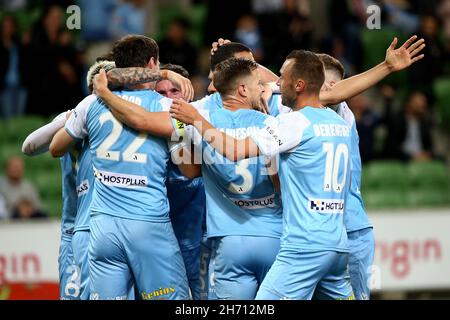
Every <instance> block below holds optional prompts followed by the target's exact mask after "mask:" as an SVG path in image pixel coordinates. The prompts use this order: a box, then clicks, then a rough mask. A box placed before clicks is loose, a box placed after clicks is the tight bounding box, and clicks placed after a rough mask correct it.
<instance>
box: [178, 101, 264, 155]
mask: <svg viewBox="0 0 450 320" xmlns="http://www.w3.org/2000/svg"><path fill="white" fill-rule="evenodd" d="M170 114H171V115H172V116H173V117H174V118H175V119H178V120H179V121H182V122H184V123H185V124H191V125H193V126H194V127H195V128H196V129H197V131H198V132H199V133H200V134H201V135H202V138H203V140H204V141H206V142H207V143H209V144H210V145H211V146H212V147H213V148H214V149H215V150H216V151H217V152H219V153H220V154H222V155H223V156H224V157H226V158H228V159H229V160H231V161H239V160H242V159H246V158H251V157H256V156H258V155H259V154H260V153H259V149H258V146H257V145H256V143H255V142H254V141H253V140H252V139H250V138H248V137H247V138H245V139H235V138H233V137H231V136H229V135H227V134H225V133H224V132H221V131H219V130H217V129H216V128H214V127H213V126H212V125H211V124H210V123H209V122H208V121H207V120H206V119H205V118H204V117H203V116H202V115H201V114H200V113H199V112H198V111H197V109H195V108H194V107H193V106H191V105H190V104H188V103H186V102H185V101H182V100H174V101H173V104H172V106H171V108H170Z"/></svg>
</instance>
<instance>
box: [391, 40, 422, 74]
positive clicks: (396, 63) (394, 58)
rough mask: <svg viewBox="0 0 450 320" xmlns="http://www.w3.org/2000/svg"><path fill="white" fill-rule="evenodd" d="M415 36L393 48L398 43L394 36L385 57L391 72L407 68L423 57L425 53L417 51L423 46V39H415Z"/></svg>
mask: <svg viewBox="0 0 450 320" xmlns="http://www.w3.org/2000/svg"><path fill="white" fill-rule="evenodd" d="M416 39H417V36H412V37H411V38H409V39H408V40H407V41H406V42H405V43H404V44H403V45H402V46H401V47H400V48H398V49H395V47H396V46H397V43H398V39H397V37H395V38H394V40H393V41H392V43H391V45H390V46H389V48H388V49H387V50H386V59H385V62H386V63H387V65H388V67H389V69H390V70H391V71H392V72H395V71H400V70H403V69H405V68H408V67H409V66H410V65H412V64H413V63H415V62H417V61H419V60H421V59H423V57H424V56H425V55H423V54H421V55H419V53H420V52H421V51H422V50H423V48H425V40H424V39H420V40H417V41H415V40H416Z"/></svg>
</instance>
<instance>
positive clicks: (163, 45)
mask: <svg viewBox="0 0 450 320" xmlns="http://www.w3.org/2000/svg"><path fill="white" fill-rule="evenodd" d="M188 28H189V22H188V21H187V20H186V19H185V18H182V17H179V18H176V19H174V20H173V21H172V22H171V23H170V25H169V27H168V29H167V33H166V35H165V37H164V38H163V39H161V40H160V41H158V45H159V55H160V56H159V60H160V61H161V62H163V63H168V62H170V63H173V64H178V65H180V66H183V67H185V68H186V70H187V71H188V72H189V73H190V74H194V73H195V72H196V70H197V50H196V49H195V47H194V46H193V45H192V44H191V43H190V42H189V39H188V38H187V31H188ZM216 40H217V39H216Z"/></svg>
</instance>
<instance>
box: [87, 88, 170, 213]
mask: <svg viewBox="0 0 450 320" xmlns="http://www.w3.org/2000/svg"><path fill="white" fill-rule="evenodd" d="M115 94H118V95H119V96H121V97H122V98H123V99H125V100H128V101H131V102H134V103H136V104H138V105H141V106H142V107H144V108H145V109H146V110H147V111H151V112H157V111H162V105H161V104H160V100H162V99H165V98H163V97H162V96H161V95H159V94H157V93H155V92H152V91H148V90H136V91H118V92H115ZM86 124H87V132H88V136H89V142H90V150H91V156H92V162H93V165H94V174H95V177H96V179H95V190H94V195H93V199H92V204H91V211H92V214H93V215H95V214H97V213H102V214H108V215H112V216H118V217H122V218H128V219H134V220H145V221H153V222H162V221H169V216H168V210H169V208H168V203H167V196H166V187H165V185H164V182H165V179H166V174H167V160H168V157H169V154H168V149H167V142H166V141H165V140H164V139H161V138H157V137H154V136H148V135H147V134H144V133H139V132H137V131H135V130H132V129H130V128H129V127H127V126H124V125H122V124H121V123H120V122H119V121H118V120H116V119H115V118H114V116H113V115H112V113H111V112H110V111H109V109H108V108H107V107H106V106H105V104H104V103H103V102H101V101H99V100H97V101H96V102H94V103H93V104H92V105H91V106H90V108H89V110H88V112H87V119H86Z"/></svg>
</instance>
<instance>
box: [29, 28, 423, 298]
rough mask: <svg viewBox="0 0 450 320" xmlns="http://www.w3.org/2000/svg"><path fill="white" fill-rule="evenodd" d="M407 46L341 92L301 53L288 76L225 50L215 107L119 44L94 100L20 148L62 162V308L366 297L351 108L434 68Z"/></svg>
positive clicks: (325, 70) (315, 57) (329, 65)
mask: <svg viewBox="0 0 450 320" xmlns="http://www.w3.org/2000/svg"><path fill="white" fill-rule="evenodd" d="M396 46H397V39H394V41H393V42H392V44H391V46H390V47H389V48H388V49H387V53H386V58H385V60H384V61H383V62H381V63H380V64H379V65H377V66H375V67H374V68H372V69H370V70H368V71H367V72H365V73H363V74H360V75H357V76H354V77H351V78H348V79H345V80H344V68H343V66H342V64H341V63H340V62H339V61H338V60H336V59H335V58H333V57H331V56H329V55H326V54H316V53H312V52H309V51H303V50H294V51H292V52H291V53H290V54H289V55H288V56H287V58H286V61H285V62H284V64H283V66H281V69H280V76H279V77H278V76H277V75H275V74H274V73H272V72H271V71H270V70H268V69H266V68H264V67H263V66H261V65H259V64H258V63H256V62H255V61H254V59H253V55H252V52H251V50H250V49H249V48H247V47H246V46H244V45H242V44H239V43H234V42H229V41H224V40H223V39H220V40H219V41H218V42H217V43H214V44H213V48H212V50H211V72H210V76H209V77H210V79H211V84H210V86H209V87H208V91H210V95H208V96H206V97H204V98H203V99H200V100H198V101H194V102H192V101H191V99H192V97H193V94H194V92H193V88H192V85H191V83H190V81H189V80H188V77H189V74H188V72H187V71H186V70H185V69H184V68H183V67H182V66H177V65H171V64H167V65H164V66H163V67H161V68H160V66H159V59H158V55H159V49H158V45H157V43H156V42H155V41H154V40H153V39H150V38H148V37H145V36H140V35H130V36H126V37H124V38H122V39H120V40H118V41H117V42H116V43H115V44H114V46H113V49H112V51H111V52H110V53H108V54H106V55H105V56H103V57H100V58H99V59H98V62H97V63H96V64H94V65H93V66H92V67H91V69H90V71H89V73H88V77H87V78H88V79H87V81H88V86H89V88H90V90H91V91H92V94H91V95H89V96H87V97H86V98H85V99H83V100H82V101H81V102H80V103H79V104H78V105H77V106H76V107H75V108H74V109H72V110H69V111H67V112H64V113H62V114H61V115H59V116H58V117H56V118H55V119H54V120H53V121H52V122H51V123H49V124H47V125H45V126H43V127H41V128H39V129H38V130H36V131H34V132H33V133H31V134H30V135H29V136H28V137H27V139H26V140H25V141H24V143H23V146H22V150H23V152H24V153H26V154H28V155H36V154H40V153H42V152H47V151H48V152H50V153H51V154H52V155H53V156H54V157H60V158H61V169H62V179H63V190H62V197H63V212H62V220H61V245H60V254H59V276H60V298H61V299H83V300H87V299H93V300H94V299H112V300H119V299H144V300H147V299H195V300H201V299H234V300H247V299H264V300H272V299H342V300H347V299H369V296H370V289H369V281H370V279H369V278H370V272H371V265H372V260H373V255H374V238H373V227H372V225H371V224H370V222H369V220H368V218H367V215H366V212H365V208H364V203H363V200H362V198H361V193H360V185H361V159H360V154H359V146H358V144H359V138H358V133H357V131H356V124H355V119H354V116H353V114H352V112H351V110H350V109H349V107H348V106H347V105H346V103H345V102H344V101H345V100H346V99H348V98H350V97H352V96H354V95H357V94H359V93H361V92H362V91H364V90H367V89H368V88H370V87H372V86H373V85H375V84H376V83H378V82H379V81H380V80H382V79H383V78H384V77H386V76H387V75H389V74H390V73H392V72H397V71H400V70H403V69H405V68H407V67H409V66H410V65H411V64H413V63H415V62H416V61H418V60H420V59H422V58H423V55H420V52H421V50H422V49H423V48H424V46H425V44H424V40H423V39H421V40H417V39H416V36H414V37H411V38H410V39H409V40H408V41H407V42H405V44H403V45H402V46H401V47H400V48H398V49H396ZM326 106H328V107H326ZM36 161H39V160H36Z"/></svg>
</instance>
